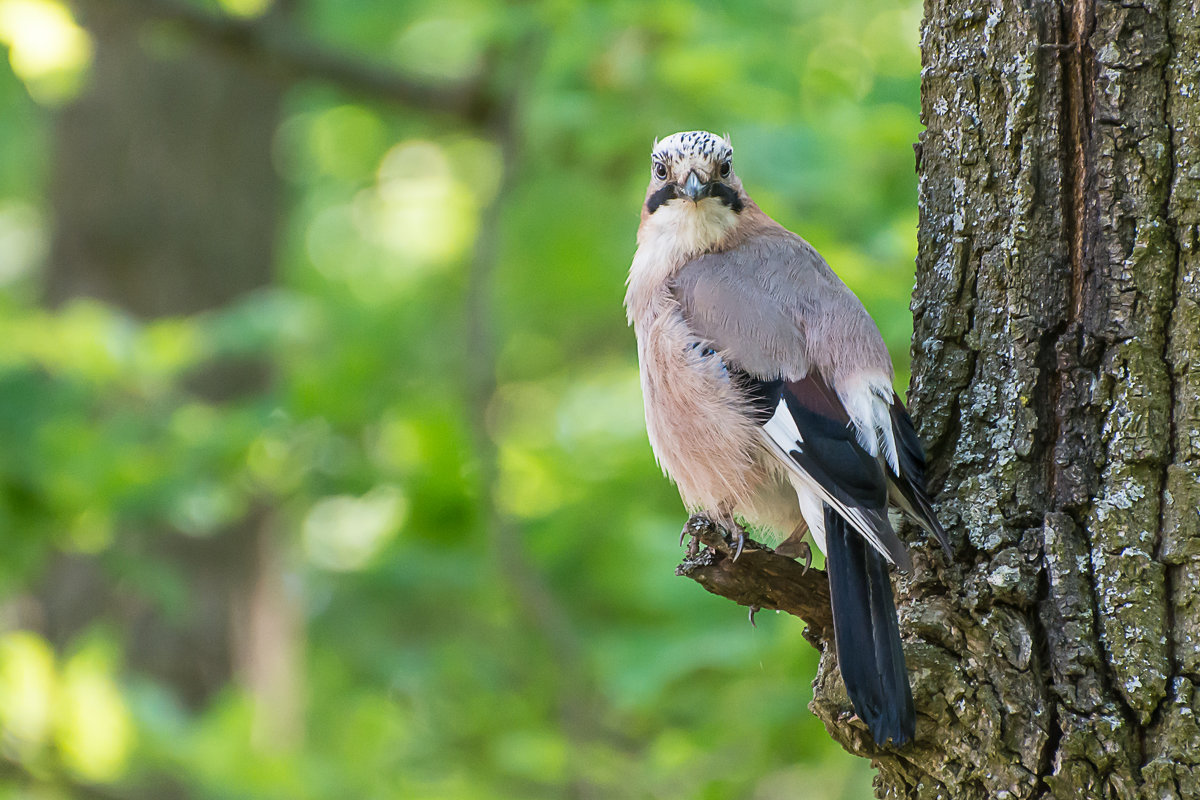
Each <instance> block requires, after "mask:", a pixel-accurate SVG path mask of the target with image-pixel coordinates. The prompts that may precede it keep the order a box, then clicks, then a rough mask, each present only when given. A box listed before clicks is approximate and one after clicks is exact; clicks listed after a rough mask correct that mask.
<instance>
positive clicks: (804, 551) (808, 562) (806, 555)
mask: <svg viewBox="0 0 1200 800" xmlns="http://www.w3.org/2000/svg"><path fill="white" fill-rule="evenodd" d="M800 544H801V545H802V547H801V548H800V553H799V554H798V555H797V556H796V557H797V558H802V559H804V573H801V574H805V573H807V572H808V568H809V567H811V566H812V548H811V547H809V546H808V542H801V543H800Z"/></svg>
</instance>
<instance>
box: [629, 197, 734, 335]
mask: <svg viewBox="0 0 1200 800" xmlns="http://www.w3.org/2000/svg"><path fill="white" fill-rule="evenodd" d="M737 223H738V215H737V214H736V213H735V212H734V211H733V209H731V208H730V207H729V206H727V205H725V204H724V203H723V202H721V201H720V200H719V199H717V198H715V197H706V198H704V199H703V200H701V201H700V202H699V203H691V202H687V201H685V200H672V201H670V202H668V203H664V204H663V205H661V206H659V207H658V210H657V211H655V212H654V213H653V214H651V215H650V216H648V217H647V218H646V219H645V221H644V222H643V223H642V227H641V228H639V229H638V249H637V252H636V253H634V256H633V265H632V266H631V267H630V268H629V291H628V292H627V293H626V294H625V306H626V308H627V310H628V311H629V318H630V320H631V321H632V320H634V319H635V318H637V317H642V316H643V314H644V313H645V312H649V311H651V306H652V305H654V291H655V289H661V288H665V285H666V282H667V280H668V279H669V278H670V277H671V276H672V275H674V274H675V273H676V272H678V271H679V268H680V267H682V266H683V265H684V264H686V263H687V262H689V261H691V260H692V259H693V258H696V257H698V256H701V255H704V254H705V253H707V252H710V251H711V250H713V248H715V247H716V246H717V245H719V244H720V243H721V242H722V241H724V240H725V239H726V237H728V236H729V233H730V232H731V231H732V230H733V228H734V227H735V226H736V225H737Z"/></svg>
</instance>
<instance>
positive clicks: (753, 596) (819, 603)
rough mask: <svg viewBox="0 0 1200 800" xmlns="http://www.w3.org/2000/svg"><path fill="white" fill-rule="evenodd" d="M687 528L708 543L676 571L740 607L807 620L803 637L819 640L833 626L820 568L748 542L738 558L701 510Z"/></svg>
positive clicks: (703, 542)
mask: <svg viewBox="0 0 1200 800" xmlns="http://www.w3.org/2000/svg"><path fill="white" fill-rule="evenodd" d="M684 531H685V532H686V533H687V534H688V535H690V536H694V537H695V538H696V539H697V540H698V541H699V542H700V543H701V544H703V545H704V549H702V550H701V551H700V552H699V553H697V554H696V555H694V556H689V557H687V558H685V559H684V560H683V562H682V563H681V564H680V565H679V566H678V567H676V568H675V574H676V575H682V576H684V577H686V578H691V579H692V580H694V581H695V582H696V583H698V584H700V585H701V586H703V587H704V588H705V589H707V590H708V591H710V592H712V593H713V594H716V595H720V596H721V597H726V598H728V599H730V600H732V601H733V602H735V603H737V604H738V605H743V606H748V607H750V608H766V609H775V610H779V611H786V612H787V613H788V614H791V615H792V616H794V617H799V618H800V619H802V620H804V621H805V622H806V623H808V628H807V630H806V631H805V634H804V635H805V638H807V639H808V640H809V641H810V642H812V643H813V644H814V646H815V645H816V644H817V641H818V640H819V639H823V638H825V636H826V633H827V632H828V631H829V630H830V626H831V625H832V623H833V617H832V615H831V612H830V610H829V580H828V578H827V577H826V575H825V573H824V572H823V571H822V570H819V569H806V568H805V567H804V565H803V564H800V563H797V562H796V560H795V559H791V558H787V557H785V556H781V555H778V554H777V553H775V552H774V551H773V550H771V549H770V548H768V547H764V546H763V545H761V544H759V543H758V542H755V541H753V540H750V539H747V540H746V548H745V550H743V551H742V555H741V557H740V558H738V560H737V561H734V560H733V546H732V544H731V543H730V542H729V541H728V540H727V539H726V538H725V536H724V534H722V533H721V531H720V529H719V528H718V527H717V526H716V525H715V524H714V523H713V522H712V521H711V520H709V519H708V518H707V517H705V516H703V515H700V514H697V515H695V516H693V517H692V518H691V519H689V520H688V522H687V526H686V527H685V528H684Z"/></svg>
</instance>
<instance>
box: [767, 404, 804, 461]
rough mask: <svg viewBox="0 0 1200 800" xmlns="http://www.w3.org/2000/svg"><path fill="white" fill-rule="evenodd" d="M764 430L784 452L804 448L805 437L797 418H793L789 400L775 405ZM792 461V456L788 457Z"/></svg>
mask: <svg viewBox="0 0 1200 800" xmlns="http://www.w3.org/2000/svg"><path fill="white" fill-rule="evenodd" d="M763 430H764V431H766V432H767V436H769V437H770V438H771V441H772V442H773V443H774V444H776V445H777V446H779V447H780V448H782V450H783V452H785V453H787V452H788V451H790V450H801V451H803V449H804V437H803V436H801V435H800V429H799V428H797V427H796V420H794V419H793V418H792V412H790V411H788V407H787V402H786V401H784V400H780V401H779V405H777V406H776V407H775V413H774V414H772V415H771V418H770V419H769V420H767V423H766V424H765V425H763ZM788 460H789V461H791V458H790V457H789V458H788Z"/></svg>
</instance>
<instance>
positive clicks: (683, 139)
mask: <svg viewBox="0 0 1200 800" xmlns="http://www.w3.org/2000/svg"><path fill="white" fill-rule="evenodd" d="M651 155H652V156H653V157H654V158H656V159H662V160H664V161H669V162H678V161H685V160H689V159H703V160H705V161H713V162H721V161H726V160H728V159H731V158H733V145H732V144H731V143H730V141H729V139H728V138H726V137H724V136H717V135H716V134H715V133H709V132H708V131H682V132H680V133H673V134H671V135H670V136H668V137H667V138H665V139H663V140H662V141H661V142H655V143H654V150H653V151H651Z"/></svg>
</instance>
